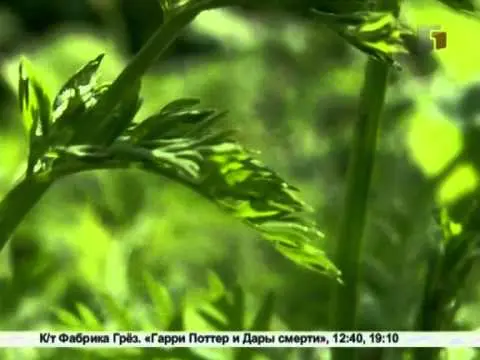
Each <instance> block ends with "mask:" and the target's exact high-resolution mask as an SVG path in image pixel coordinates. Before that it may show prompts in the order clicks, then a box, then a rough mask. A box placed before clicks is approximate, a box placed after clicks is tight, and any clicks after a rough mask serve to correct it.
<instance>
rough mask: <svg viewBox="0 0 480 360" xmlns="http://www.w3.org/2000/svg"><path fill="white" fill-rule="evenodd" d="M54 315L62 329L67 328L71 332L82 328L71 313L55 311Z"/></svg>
mask: <svg viewBox="0 0 480 360" xmlns="http://www.w3.org/2000/svg"><path fill="white" fill-rule="evenodd" d="M54 314H55V316H56V317H57V319H58V320H59V321H60V323H61V325H62V327H67V328H69V329H71V330H77V329H82V328H83V323H82V321H81V320H80V319H79V318H78V317H77V316H75V315H74V314H72V313H71V312H69V311H67V310H64V309H55V310H54Z"/></svg>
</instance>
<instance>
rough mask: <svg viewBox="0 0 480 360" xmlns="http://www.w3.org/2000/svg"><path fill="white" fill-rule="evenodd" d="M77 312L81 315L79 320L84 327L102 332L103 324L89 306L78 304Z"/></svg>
mask: <svg viewBox="0 0 480 360" xmlns="http://www.w3.org/2000/svg"><path fill="white" fill-rule="evenodd" d="M77 311H78V314H79V318H80V320H81V322H82V324H83V325H84V327H85V328H87V329H88V330H90V331H102V330H103V328H104V327H103V324H102V323H101V322H100V321H99V320H98V318H97V317H96V315H95V314H94V313H93V311H92V310H90V309H89V308H88V307H87V306H85V305H83V304H80V303H78V304H77Z"/></svg>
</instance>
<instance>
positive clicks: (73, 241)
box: [0, 0, 480, 360]
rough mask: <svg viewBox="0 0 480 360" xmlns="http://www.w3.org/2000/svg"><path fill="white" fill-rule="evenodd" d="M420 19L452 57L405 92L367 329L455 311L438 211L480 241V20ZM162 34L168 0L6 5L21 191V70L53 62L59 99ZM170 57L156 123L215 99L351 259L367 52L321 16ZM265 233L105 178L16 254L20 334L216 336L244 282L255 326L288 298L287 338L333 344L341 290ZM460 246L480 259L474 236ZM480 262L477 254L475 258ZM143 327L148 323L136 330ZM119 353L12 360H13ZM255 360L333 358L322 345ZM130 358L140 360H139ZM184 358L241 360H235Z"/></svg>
mask: <svg viewBox="0 0 480 360" xmlns="http://www.w3.org/2000/svg"><path fill="white" fill-rule="evenodd" d="M457 3H458V4H460V3H461V2H457ZM402 6H403V11H402V17H404V18H405V19H406V20H408V22H411V23H413V24H416V25H421V24H441V25H442V26H443V27H444V28H445V30H446V31H447V33H448V39H449V43H448V47H447V48H446V49H444V50H442V51H439V52H438V53H435V54H433V55H422V56H420V55H417V56H405V57H401V58H400V59H399V61H400V63H401V64H402V65H403V71H401V72H395V73H393V74H392V76H391V79H390V90H389V92H388V99H387V104H386V108H385V111H384V114H383V119H382V120H383V123H382V131H381V138H380V145H379V154H378V157H377V164H376V170H375V174H374V182H373V189H372V194H371V204H370V214H369V218H368V226H367V233H366V236H365V241H366V249H365V256H364V259H363V282H362V294H361V310H360V314H359V315H360V323H361V327H362V328H364V329H369V330H371V329H379V330H389V329H395V330H402V329H412V328H415V326H419V327H421V326H423V325H425V324H423V325H422V324H419V323H418V321H419V317H418V313H419V309H421V306H427V309H423V310H424V312H423V313H424V314H425V316H424V317H423V318H422V319H421V320H422V321H424V322H425V323H427V322H429V321H430V322H431V321H435V319H436V316H437V315H439V313H440V312H442V311H445V310H446V309H444V308H441V306H440V305H439V304H437V303H435V304H434V303H433V302H430V303H428V302H427V303H425V299H430V300H432V299H433V300H436V299H437V298H438V297H440V295H439V293H438V291H441V290H442V286H439V287H435V286H429V284H430V283H432V284H435V285H442V283H440V284H437V283H434V282H433V281H432V280H431V279H430V277H429V276H430V275H429V274H428V264H429V263H430V262H431V261H434V260H432V259H439V258H442V259H445V257H441V254H444V253H446V252H448V251H450V250H451V249H452V248H448V249H447V248H443V247H442V248H441V249H440V250H439V244H441V243H442V241H444V240H445V236H444V233H442V231H441V230H442V229H443V228H439V227H438V226H437V225H436V221H435V216H434V211H433V210H434V208H435V207H436V206H438V205H442V206H445V207H448V209H449V211H448V214H449V216H450V217H451V218H452V219H451V221H454V222H455V223H460V222H462V223H465V224H466V225H464V227H463V229H465V228H467V230H468V231H467V232H466V233H462V235H461V236H458V237H459V238H461V240H462V239H463V241H465V236H471V237H473V238H474V237H475V236H477V238H478V231H479V230H480V229H479V225H478V224H480V221H479V220H480V215H478V214H479V210H478V208H477V207H476V206H477V205H476V202H478V201H479V200H480V198H479V190H478V186H479V184H478V180H479V179H478V170H479V167H480V151H479V146H478V144H479V141H480V134H479V132H480V131H479V124H480V122H479V120H478V119H479V116H480V106H479V105H478V104H479V102H478V98H479V96H480V83H479V81H480V76H479V75H480V71H479V67H478V63H479V61H480V55H479V54H478V52H477V51H476V50H475V49H474V45H472V44H471V43H470V38H471V36H473V35H466V34H476V33H478V32H479V31H480V24H479V23H478V22H477V21H475V20H474V19H472V18H470V17H466V16H463V15H460V14H457V13H455V12H452V11H450V10H449V9H447V7H445V6H442V5H441V4H439V3H438V2H433V1H419V2H413V1H410V2H409V1H405V2H403V4H402ZM161 21H162V12H161V8H160V6H159V3H158V2H157V1H156V0H144V1H128V0H109V1H99V0H78V1H72V2H58V1H46V0H42V1H40V0H36V1H20V0H17V1H6V0H5V1H3V2H0V22H1V24H2V32H1V33H0V51H1V53H2V57H1V58H0V60H1V64H0V66H1V75H0V76H1V78H0V191H1V192H2V194H6V193H7V192H8V190H10V188H11V187H12V185H13V184H14V182H15V180H16V179H17V178H18V176H19V175H20V174H21V173H22V172H23V171H24V167H25V164H26V159H27V152H26V150H27V143H26V137H25V132H24V129H23V127H22V123H21V120H20V114H19V112H18V111H17V105H16V100H15V97H16V93H15V92H16V88H17V82H18V63H19V60H20V56H21V55H22V54H26V55H27V56H28V58H29V59H31V60H32V61H33V62H34V64H35V68H36V70H37V72H38V74H39V76H40V77H41V78H42V80H43V83H44V84H45V85H46V87H47V92H48V93H49V94H50V95H54V94H55V93H56V92H57V91H58V90H60V87H61V85H62V84H63V83H64V81H65V79H67V78H69V76H70V75H71V74H72V73H74V72H75V71H76V70H77V69H78V68H79V67H80V66H82V65H84V64H85V63H86V62H88V61H90V60H91V59H93V58H95V57H96V56H97V55H98V54H99V53H107V54H108V56H107V57H106V58H105V64H104V65H102V77H103V78H104V79H105V80H112V79H113V78H114V76H115V75H117V74H118V73H119V72H120V71H121V69H122V68H123V67H124V66H125V65H126V63H127V59H128V58H130V57H131V56H132V55H133V54H134V53H136V52H137V51H138V49H139V48H140V47H141V46H142V45H143V43H144V42H145V41H146V39H147V38H148V37H149V36H150V35H151V34H152V32H153V31H154V30H155V29H156V28H157V26H158V25H159V24H160V23H161ZM3 30H5V31H3ZM167 55H168V56H166V57H164V58H163V59H161V60H160V61H159V62H158V64H156V66H155V68H154V69H153V70H152V71H151V72H150V73H149V74H148V75H147V76H146V78H145V79H144V83H143V87H142V97H143V98H144V99H145V103H144V105H143V107H142V109H141V111H140V113H139V114H138V115H137V117H139V118H145V117H147V116H149V115H152V114H154V113H155V112H157V111H158V109H159V108H160V107H161V106H163V105H164V104H166V103H168V102H170V101H172V100H175V99H177V98H182V97H188V98H190V97H198V98H200V99H202V103H204V104H205V106H212V107H214V108H221V109H227V110H229V115H228V117H226V118H225V120H224V121H225V122H227V123H228V125H229V126H230V127H232V128H234V129H236V130H237V131H238V136H239V138H240V140H241V141H242V143H244V144H247V145H248V146H249V147H252V148H255V149H258V150H259V151H260V152H261V155H260V157H261V159H262V160H263V161H264V162H265V163H266V164H268V165H269V166H270V167H272V168H274V169H275V170H276V171H278V172H279V173H280V174H282V176H284V177H285V178H286V179H288V181H289V182H291V183H293V184H295V185H296V186H297V187H299V188H300V189H301V191H302V194H303V197H304V198H305V199H306V200H307V202H308V203H309V204H311V205H312V206H314V207H315V217H316V221H317V223H318V224H320V228H321V229H322V230H323V231H324V232H325V234H326V235H327V236H326V240H325V243H323V244H316V245H319V246H320V245H321V246H325V247H326V248H327V249H332V247H333V245H334V244H332V243H331V242H330V239H333V236H332V235H333V234H334V233H335V231H336V226H337V224H338V217H339V214H340V211H341V204H342V198H343V195H344V194H343V191H344V188H345V187H344V185H345V176H346V164H347V156H348V151H349V145H350V142H351V134H352V125H353V122H354V121H355V119H356V112H357V101H358V92H359V89H360V84H361V81H362V78H363V66H364V61H365V57H364V55H363V54H360V53H359V51H357V50H356V49H354V48H352V47H349V46H348V45H347V44H346V43H345V42H344V41H342V40H341V39H340V38H339V37H338V36H337V35H336V34H334V33H333V32H330V31H329V30H328V29H327V28H326V27H325V26H324V25H320V24H318V22H315V21H312V20H311V19H306V16H305V14H303V13H298V14H289V13H287V12H278V13H275V14H270V13H265V12H264V11H263V10H254V9H242V10H221V11H220V10H218V11H212V12H206V13H204V14H202V15H200V16H199V17H198V18H197V19H196V20H195V22H194V23H193V24H192V25H191V26H190V27H189V29H188V30H187V31H186V32H185V33H184V34H183V35H182V37H181V38H180V39H179V40H178V41H177V42H176V43H175V44H174V46H173V47H172V48H171V49H170V50H169V52H168V54H167ZM466 214H468V216H469V218H468V219H470V220H469V221H468V222H465V219H466V218H467V215H466ZM472 214H473V215H472ZM439 217H441V216H439ZM443 225H445V222H444V223H443ZM443 230H444V229H443ZM257 237H258V235H257V234H256V233H255V232H253V231H252V230H250V229H248V228H246V227H245V226H244V225H242V224H240V223H237V222H236V221H235V220H232V219H231V218H229V217H227V216H225V215H224V214H223V213H221V212H220V211H219V210H218V209H217V208H216V207H214V206H212V205H211V204H209V203H207V202H205V201H204V200H203V199H201V198H200V197H199V196H197V195H196V194H194V193H192V192H190V191H188V190H186V189H184V188H183V187H181V186H179V185H176V184H174V183H172V182H170V181H166V180H162V179H159V178H156V177H153V176H152V175H149V174H145V173H142V172H139V171H115V172H106V171H100V172H89V173H84V174H79V175H75V176H71V177H67V178H65V179H63V180H62V181H60V182H58V183H56V185H55V186H54V187H53V188H52V189H50V190H49V192H48V194H47V196H45V197H44V198H43V199H42V200H41V202H40V203H39V204H38V205H37V206H36V207H35V208H34V209H33V211H32V212H31V213H30V214H29V215H28V217H27V218H26V219H25V220H24V222H23V223H22V224H21V226H20V228H19V229H17V231H16V232H15V234H14V236H13V239H12V241H11V242H10V243H9V245H7V248H6V250H5V251H3V252H2V253H1V255H0V313H1V316H0V323H1V324H2V329H3V330H8V329H22V330H27V329H41V328H43V329H46V328H48V329H53V328H65V327H68V328H72V327H73V326H74V324H73V321H75V322H76V324H77V325H78V326H79V327H83V328H85V327H88V328H92V319H98V321H99V322H101V323H102V327H105V328H121V327H128V328H129V329H132V330H133V329H139V330H140V329H151V328H156V329H166V328H168V326H169V325H171V323H170V322H169V320H172V319H173V320H174V319H175V316H177V315H182V316H183V320H184V321H183V322H184V327H185V328H186V329H189V330H190V329H191V330H203V329H215V328H218V324H215V325H212V321H210V322H209V321H208V319H209V317H208V316H202V314H204V312H201V311H200V312H199V311H198V309H199V308H202V307H207V308H210V310H211V307H212V304H213V307H214V308H215V305H216V306H217V311H218V309H219V308H218V304H217V303H215V302H214V299H212V296H213V295H212V294H214V293H215V294H214V295H215V296H216V297H218V296H221V294H220V295H219V294H218V291H217V290H218V286H216V285H212V284H217V285H218V284H219V281H218V279H217V278H216V277H215V276H213V275H212V274H211V271H212V270H213V271H214V272H215V273H217V274H218V275H219V276H220V278H221V279H222V282H223V283H224V284H226V285H225V286H223V285H222V286H220V288H221V289H222V291H227V290H225V289H224V287H226V288H227V289H228V290H229V291H231V292H232V293H233V294H235V296H234V299H237V300H236V301H241V302H243V303H244V305H243V310H242V311H243V313H242V314H243V315H244V316H245V317H246V318H247V319H248V321H247V322H246V323H245V324H244V328H246V329H247V328H249V327H251V326H252V321H253V319H254V318H255V316H256V315H258V311H259V309H262V307H263V309H264V308H265V306H266V305H265V302H266V301H267V302H268V301H270V300H269V296H270V295H268V294H269V293H270V291H273V293H275V294H276V302H275V306H274V312H273V314H272V316H271V319H270V321H269V322H268V327H269V328H270V329H275V330H284V329H292V330H316V329H326V328H327V326H328V324H327V320H328V306H327V305H328V301H327V300H328V290H329V282H330V280H328V279H325V278H323V277H319V276H318V275H317V274H315V273H311V272H308V271H305V270H303V269H301V268H298V267H296V266H295V265H294V264H291V263H290V262H288V261H286V260H285V259H284V258H283V257H281V256H279V255H278V254H277V253H276V252H275V251H274V250H272V248H271V247H269V246H267V245H266V244H264V243H263V242H261V241H258V238H257ZM453 239H456V237H455V236H453ZM470 239H471V238H470ZM450 240H452V239H450ZM458 243H459V244H467V243H468V244H469V245H468V246H473V247H475V246H477V244H475V243H474V242H473V241H469V242H461V241H460V240H459V242H458ZM452 244H454V243H452ZM442 246H443V245H442ZM477 249H478V246H477ZM477 252H478V251H477ZM439 254H440V255H439ZM457 254H458V252H457ZM469 254H474V255H475V254H476V253H475V249H470V250H469ZM438 266H439V269H440V270H439V271H440V273H442V274H445V276H444V277H442V278H441V279H442V281H445V284H443V285H446V286H448V287H451V289H452V290H453V289H454V288H455V286H456V285H459V286H460V284H457V283H455V284H453V283H451V282H450V283H449V282H448V281H450V280H451V281H454V280H455V279H457V277H455V276H454V275H455V274H456V273H455V271H457V270H458V271H460V272H461V270H459V269H452V268H451V267H450V266H449V263H448V262H445V263H441V264H439V265H438ZM454 273H455V274H454ZM145 274H147V275H145ZM479 279H480V272H479V271H478V266H476V263H475V262H472V263H471V270H470V275H469V276H468V279H465V280H466V283H465V284H462V289H459V290H461V304H460V305H459V306H460V308H459V309H458V313H457V314H456V316H455V318H454V319H453V320H452V321H453V322H452V325H451V326H453V328H455V329H475V328H478V327H479V321H478V319H480V307H479V296H480V292H479V290H480V287H479V286H478V280H479ZM159 284H163V285H162V286H164V287H160V285H159ZM447 284H448V285H447ZM204 289H208V290H207V291H205V290H204ZM212 289H213V290H212ZM215 289H217V290H215ZM222 291H220V293H222ZM442 294H443V293H442ZM442 296H443V295H442ZM238 299H240V300H238ZM448 299H449V298H448V296H447V297H446V298H445V299H443V298H442V300H445V301H447V300H448ZM267 305H268V306H273V305H271V304H267ZM59 309H62V310H59ZM182 309H183V310H184V311H183V313H182V312H179V311H180V310H182ZM263 311H264V310H262V312H263ZM67 312H68V314H70V315H67ZM156 312H160V313H156ZM71 314H73V315H74V316H73V317H72V315H71ZM233 316H234V317H235V316H238V314H234V315H233ZM220 317H221V318H222V317H223V321H224V322H225V323H228V321H233V320H232V319H231V318H229V315H228V314H225V313H224V314H223V315H222V314H220ZM128 319H133V320H132V321H134V322H125V321H129V320H128ZM126 324H128V326H127V325H126ZM264 325H265V326H262V327H263V328H267V324H264ZM234 328H236V329H237V328H238V326H237V327H234ZM446 353H447V352H446ZM192 354H193V355H192ZM104 355H105V354H102V353H98V354H92V353H91V352H78V351H77V352H72V351H68V352H67V351H64V350H55V351H34V350H15V351H13V350H2V351H1V359H5V360H10V359H12V360H13V359H15V360H17V359H19V360H20V359H63V358H73V359H77V358H78V359H87V358H88V359H103V358H104V357H103V356H104ZM254 355H255V356H258V357H255V359H262V356H263V358H272V359H312V360H313V359H326V358H327V357H326V356H328V354H326V352H312V351H310V350H305V349H304V350H301V349H299V350H294V351H283V350H282V351H277V352H272V353H270V352H266V353H265V354H254ZM446 355H448V356H449V357H448V359H449V360H451V359H454V360H457V359H458V360H463V359H465V360H467V359H474V358H475V359H476V358H478V354H477V353H475V352H474V351H473V350H472V351H471V352H470V351H462V352H461V351H448V354H446ZM113 356H114V357H115V356H117V358H130V357H129V354H127V353H125V354H124V353H122V354H117V353H116V354H114V355H113ZM132 356H135V357H134V358H141V359H153V358H155V356H158V357H160V356H163V355H161V354H151V353H143V352H142V353H134V354H133V355H132ZM141 356H143V357H141ZM175 356H177V357H178V358H183V359H190V358H194V359H197V358H198V357H189V356H202V357H201V358H202V359H203V358H205V359H230V358H232V359H237V358H238V357H235V356H239V355H238V354H235V353H234V352H233V351H218V350H217V351H216V352H210V353H202V352H201V351H198V352H197V351H192V352H191V354H190V352H188V354H181V355H175ZM242 356H246V355H242ZM362 356H363V357H364V358H365V359H398V358H399V357H398V356H399V352H398V351H397V350H395V349H379V350H375V351H373V352H372V351H365V354H363V355H362ZM110 358H112V357H111V356H110ZM244 358H246V357H244ZM242 359H243V358H242Z"/></svg>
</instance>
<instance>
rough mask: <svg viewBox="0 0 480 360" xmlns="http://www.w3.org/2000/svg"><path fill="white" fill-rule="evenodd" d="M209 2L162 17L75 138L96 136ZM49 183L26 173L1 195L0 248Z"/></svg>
mask: <svg viewBox="0 0 480 360" xmlns="http://www.w3.org/2000/svg"><path fill="white" fill-rule="evenodd" d="M219 3H220V2H219ZM209 6H212V2H210V1H199V2H197V3H195V4H194V5H191V6H190V5H189V6H186V7H185V8H183V9H181V10H180V11H178V12H175V14H173V16H172V17H170V18H168V19H167V20H166V21H165V23H164V24H163V25H162V26H161V27H160V28H159V29H158V30H157V32H156V33H155V34H154V35H153V36H152V38H151V39H150V40H149V41H148V42H147V44H145V46H144V47H143V48H142V50H140V52H139V53H138V54H137V55H136V56H135V57H134V58H133V59H132V61H131V62H130V64H129V65H128V66H127V67H126V68H125V69H124V70H123V71H122V73H121V74H120V75H119V76H118V77H117V79H115V81H114V82H113V84H112V85H111V87H110V89H109V90H108V91H107V93H106V94H105V96H103V97H101V99H100V101H99V102H98V104H97V106H96V107H95V110H94V112H92V113H89V114H88V122H86V123H85V126H84V127H82V129H83V131H82V133H81V134H75V138H76V140H78V141H79V142H80V143H82V141H84V143H87V144H90V143H92V142H94V141H95V140H97V139H93V138H92V129H95V128H96V127H98V126H100V123H101V121H102V120H103V119H105V118H107V115H108V114H110V112H111V111H112V110H113V109H114V108H115V106H116V105H117V103H118V101H119V100H121V99H122V98H123V95H124V94H126V93H128V91H129V90H130V88H131V86H132V84H134V83H135V82H136V81H137V80H138V79H139V78H141V77H142V76H143V74H144V73H145V72H146V71H147V70H148V68H149V67H150V66H151V65H152V64H153V62H154V61H155V60H156V59H158V57H159V56H160V55H161V54H162V53H163V52H164V51H165V50H166V49H167V48H168V46H169V45H170V44H171V43H172V42H173V41H174V40H175V39H176V37H177V36H178V35H179V33H180V31H181V30H182V29H183V28H184V27H185V26H186V25H188V24H189V23H190V22H191V21H192V20H193V19H194V18H195V17H196V16H197V15H198V14H199V13H200V12H201V11H203V10H206V9H208V8H209ZM86 120H87V119H86ZM93 134H94V133H93ZM93 136H94V135H93ZM52 183H53V180H52V181H48V182H41V181H37V180H35V177H29V178H27V179H24V180H22V181H20V182H19V183H18V184H17V185H16V186H15V188H14V189H13V190H11V191H10V192H9V193H8V194H7V195H6V196H5V198H4V199H2V201H1V202H0V251H1V250H2V249H3V247H4V246H5V244H6V243H7V241H8V239H9V238H10V236H11V235H12V233H13V232H14V231H15V229H16V228H17V226H18V225H19V224H20V223H21V222H22V220H23V219H24V217H25V216H26V215H27V213H28V212H29V211H30V210H31V209H32V208H33V207H34V206H35V204H36V203H37V202H38V201H39V200H40V198H41V197H42V196H43V194H44V193H45V192H46V190H47V189H48V188H49V187H50V185H51V184H52Z"/></svg>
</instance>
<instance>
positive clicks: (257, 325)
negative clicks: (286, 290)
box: [250, 292, 275, 331]
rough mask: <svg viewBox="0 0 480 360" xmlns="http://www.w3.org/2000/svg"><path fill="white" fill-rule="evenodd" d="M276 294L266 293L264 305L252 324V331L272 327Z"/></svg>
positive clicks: (265, 329)
mask: <svg viewBox="0 0 480 360" xmlns="http://www.w3.org/2000/svg"><path fill="white" fill-rule="evenodd" d="M274 304H275V296H274V294H273V292H269V293H267V295H265V297H264V299H263V302H262V306H261V307H260V309H259V310H258V312H257V314H256V315H255V318H254V319H253V323H252V325H251V326H250V331H267V330H269V328H270V323H271V321H272V318H273V315H274Z"/></svg>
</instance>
